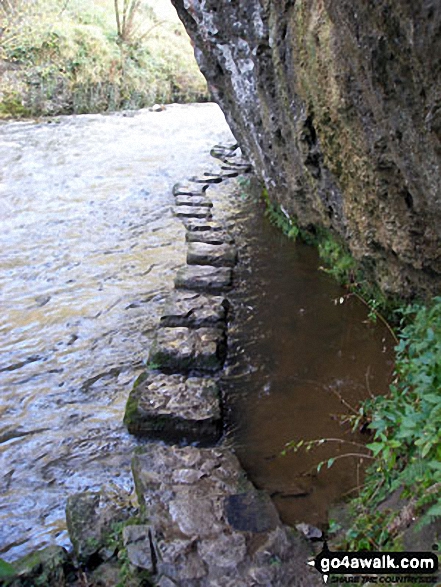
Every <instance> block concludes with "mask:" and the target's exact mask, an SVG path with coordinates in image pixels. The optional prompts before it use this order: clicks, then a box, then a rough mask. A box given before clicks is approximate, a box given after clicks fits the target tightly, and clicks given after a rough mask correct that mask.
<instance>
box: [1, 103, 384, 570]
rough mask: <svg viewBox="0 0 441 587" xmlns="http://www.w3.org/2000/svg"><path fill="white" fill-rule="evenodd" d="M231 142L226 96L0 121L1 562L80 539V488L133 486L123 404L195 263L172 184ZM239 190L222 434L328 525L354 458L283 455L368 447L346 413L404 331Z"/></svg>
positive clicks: (226, 196) (259, 476) (231, 206)
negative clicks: (309, 445) (75, 501)
mask: <svg viewBox="0 0 441 587" xmlns="http://www.w3.org/2000/svg"><path fill="white" fill-rule="evenodd" d="M233 141H234V137H233V136H232V134H231V132H230V131H229V129H228V126H227V124H226V122H225V119H224V117H223V115H222V113H221V111H220V110H219V109H218V107H217V106H215V105H214V104H199V105H186V106H183V105H171V106H167V108H166V110H164V111H162V112H149V111H141V112H137V113H135V114H134V113H131V114H129V113H126V114H124V113H119V114H111V115H86V116H72V117H60V118H58V119H51V120H43V121H35V122H9V123H2V124H0V160H1V161H2V167H1V169H2V171H1V183H0V195H1V199H0V205H1V215H0V223H1V226H0V228H1V229H0V239H1V249H2V255H1V260H0V292H1V293H0V296H1V297H0V304H1V307H0V310H1V319H0V320H1V325H0V346H1V360H0V414H1V420H0V470H1V471H2V477H1V479H0V528H1V530H0V556H1V557H3V558H5V559H7V560H13V559H15V558H17V557H18V556H21V555H23V554H25V553H27V552H29V551H31V550H33V549H37V548H41V547H43V546H45V545H47V544H52V543H56V544H60V545H63V546H66V547H69V541H68V537H67V533H66V528H65V519H64V506H65V503H66V499H67V496H68V495H69V494H71V493H74V492H77V491H84V490H97V489H99V488H100V487H102V486H108V487H112V486H118V487H121V488H123V489H126V490H128V491H131V490H132V480H131V475H130V460H131V455H132V453H133V450H134V448H135V447H136V446H137V445H138V444H139V442H138V441H136V440H135V439H133V438H132V437H131V436H130V435H129V434H127V432H126V430H125V428H124V427H123V425H122V418H123V413H124V407H125V403H126V400H127V397H128V394H129V391H130V388H131V386H132V383H133V381H134V379H135V378H136V377H137V376H138V375H139V373H140V372H141V371H142V370H143V367H144V365H145V362H146V360H147V357H148V350H149V346H150V343H151V339H152V334H153V332H154V330H155V328H156V327H157V324H158V322H159V318H160V316H161V313H162V309H163V305H164V303H165V301H166V299H167V296H168V294H169V292H170V291H171V289H172V288H173V278H174V276H175V273H176V270H177V268H179V267H181V266H182V265H184V263H185V254H186V247H185V239H184V229H183V226H182V223H181V222H180V221H178V220H177V219H175V218H174V216H173V214H172V206H173V196H172V186H173V185H174V184H175V183H176V182H178V181H185V180H186V179H187V178H189V177H190V176H193V175H200V174H202V173H205V172H209V171H215V170H218V165H217V164H216V163H215V161H214V160H213V159H212V158H211V157H210V156H209V151H210V148H211V147H212V146H213V145H214V144H216V143H222V144H231V143H232V142H233ZM240 191H241V189H238V187H237V184H235V183H234V181H233V182H225V184H221V185H217V186H215V187H214V186H213V188H210V190H209V194H210V198H211V199H213V201H214V210H215V214H216V213H220V215H221V216H222V217H223V218H228V219H229V222H230V225H231V230H232V232H233V233H234V234H235V236H236V239H237V244H238V249H239V255H240V262H239V265H238V266H237V268H236V287H235V289H234V290H233V292H231V295H230V297H231V300H232V304H233V318H232V321H231V323H230V326H229V357H228V360H227V365H226V368H225V371H224V375H223V377H222V382H221V383H222V391H223V396H224V399H225V410H224V412H225V419H226V430H225V432H226V434H225V437H226V442H227V443H228V444H229V445H232V446H233V447H234V448H235V450H236V452H237V454H238V456H239V458H240V460H241V462H242V464H243V466H244V467H245V469H246V470H247V472H248V473H249V474H250V476H251V478H252V480H253V481H254V482H255V483H256V485H257V486H258V487H261V488H264V489H266V490H268V491H269V492H270V493H271V495H272V496H273V498H274V500H275V503H276V505H277V507H278V509H279V512H280V514H281V516H282V519H283V520H284V521H285V522H287V523H290V524H295V523H297V522H299V521H306V522H310V523H313V524H317V525H323V524H324V523H325V522H326V516H327V509H328V507H329V505H330V504H331V503H333V502H335V501H336V500H338V499H340V498H341V497H342V496H343V495H345V494H348V493H350V492H351V491H352V490H353V489H354V487H355V486H356V485H357V484H359V483H360V482H361V478H362V473H361V470H360V468H359V466H358V463H359V461H357V460H355V461H354V460H352V461H351V460H346V459H345V458H341V459H340V458H339V459H337V461H338V463H337V464H336V466H335V467H332V468H331V470H330V471H326V472H325V474H324V475H320V476H317V475H316V474H315V473H311V471H312V469H313V466H314V463H315V464H316V463H317V460H319V459H324V458H325V459H328V458H330V457H332V456H339V457H340V456H341V455H343V453H344V451H345V448H344V447H342V446H340V445H338V446H337V448H336V449H335V448H329V449H328V448H327V449H325V450H324V451H323V450H322V452H320V453H318V454H311V453H308V454H306V453H299V454H296V455H292V454H290V455H288V456H287V457H283V458H282V457H280V452H281V451H282V450H283V448H284V445H285V443H286V442H289V441H290V440H294V441H298V440H300V439H301V438H306V439H310V440H312V439H314V438H324V437H342V436H343V437H344V438H346V439H349V440H352V441H353V440H356V441H360V442H361V443H363V442H365V440H366V437H365V436H363V435H359V436H356V437H349V436H348V434H347V428H348V426H347V425H346V426H342V425H341V423H340V419H339V417H340V415H341V414H342V413H343V414H344V413H345V411H347V409H348V408H347V405H349V406H352V407H356V406H357V407H358V402H359V401H360V400H361V399H363V398H366V397H368V395H369V393H384V392H385V391H386V390H387V385H388V381H389V379H390V374H391V369H392V360H393V353H392V349H393V340H392V339H391V337H390V336H389V334H388V332H387V330H386V329H385V328H384V327H383V326H382V325H381V324H377V325H374V324H372V323H371V322H370V321H369V320H368V319H367V310H366V308H365V307H364V306H363V304H361V303H360V302H359V301H358V300H356V299H354V298H347V297H346V293H347V292H345V291H344V290H343V289H342V288H340V287H339V286H338V285H337V284H335V282H334V281H333V280H332V279H331V277H329V276H328V275H326V274H325V273H324V272H323V271H320V270H319V264H320V263H319V259H318V258H317V253H316V251H315V250H314V249H313V248H311V247H308V246H306V245H302V244H300V243H296V244H295V245H294V244H293V243H292V242H290V241H288V240H287V239H286V238H284V237H283V236H282V235H281V234H280V232H278V231H277V230H276V229H275V228H274V227H272V226H271V225H270V224H269V222H268V220H267V219H266V218H264V215H263V210H262V203H261V202H260V203H259V202H258V201H255V200H254V199H252V198H251V197H250V196H247V197H246V196H245V194H242V195H241V194H240ZM341 299H343V301H344V303H340V300H341ZM342 398H343V400H344V401H345V402H346V405H343V403H342Z"/></svg>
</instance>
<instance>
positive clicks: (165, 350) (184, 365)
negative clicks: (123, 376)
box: [149, 327, 227, 373]
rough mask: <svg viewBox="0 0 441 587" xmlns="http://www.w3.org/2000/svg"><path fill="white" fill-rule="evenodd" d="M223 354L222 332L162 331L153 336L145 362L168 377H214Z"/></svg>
mask: <svg viewBox="0 0 441 587" xmlns="http://www.w3.org/2000/svg"><path fill="white" fill-rule="evenodd" d="M226 350H227V347H226V336H225V332H224V331H223V330H222V329H218V328H197V329H192V328H184V327H176V328H168V327H164V328H159V329H158V330H157V332H156V336H155V339H154V341H153V344H152V348H151V350H150V355H149V360H150V361H151V362H152V363H154V364H155V365H157V366H158V367H159V368H160V369H161V370H163V371H164V372H168V373H188V372H189V371H193V370H196V371H201V372H204V373H214V372H215V371H218V370H219V369H221V368H222V366H223V363H224V361H225V355H226Z"/></svg>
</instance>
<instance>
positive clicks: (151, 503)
mask: <svg viewBox="0 0 441 587" xmlns="http://www.w3.org/2000/svg"><path fill="white" fill-rule="evenodd" d="M132 470H133V476H134V479H135V487H136V492H137V495H138V500H139V502H140V504H141V505H142V506H143V507H145V510H146V518H147V519H148V520H149V524H150V528H151V530H150V541H149V542H147V540H146V541H145V548H146V549H149V548H150V549H151V551H152V552H153V553H154V556H152V558H153V559H155V560H156V573H157V575H158V576H162V577H163V578H167V579H168V580H170V581H171V583H170V584H171V585H179V586H185V587H253V586H256V587H257V586H259V585H262V586H264V587H288V586H289V587H300V586H306V585H308V587H316V586H318V585H322V584H323V580H322V579H321V576H320V575H319V573H318V572H317V571H315V570H313V569H311V568H310V567H308V565H307V564H306V562H307V560H308V555H309V550H308V547H307V545H306V542H305V541H304V540H303V538H301V537H300V536H299V535H298V534H295V533H293V532H292V531H291V530H290V529H287V528H285V527H284V526H282V524H281V522H280V520H279V517H278V514H277V511H276V509H275V507H274V505H273V504H272V502H271V500H270V499H269V497H268V496H267V494H265V493H264V492H261V491H258V490H256V489H255V488H254V487H253V485H252V484H251V483H250V482H249V481H248V480H247V478H246V477H245V474H244V472H243V471H242V469H241V467H240V465H239V462H238V460H237V458H236V457H235V456H234V454H233V453H232V452H231V451H229V450H227V449H219V448H212V449H200V448H196V447H192V446H187V447H184V448H178V447H176V446H163V445H148V446H146V447H145V448H143V449H141V451H139V452H138V453H137V454H136V455H135V457H134V459H133V463H132ZM166 584H167V585H168V584H169V583H166Z"/></svg>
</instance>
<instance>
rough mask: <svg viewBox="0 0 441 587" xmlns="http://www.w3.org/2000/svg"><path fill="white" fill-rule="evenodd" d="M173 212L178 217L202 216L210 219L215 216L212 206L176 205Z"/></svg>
mask: <svg viewBox="0 0 441 587" xmlns="http://www.w3.org/2000/svg"><path fill="white" fill-rule="evenodd" d="M173 212H174V215H175V216H177V217H178V218H202V219H204V220H209V219H210V218H212V216H213V214H212V213H211V210H210V208H208V207H207V206H175V208H174V210H173Z"/></svg>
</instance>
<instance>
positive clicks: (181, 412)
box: [124, 372, 222, 443]
mask: <svg viewBox="0 0 441 587" xmlns="http://www.w3.org/2000/svg"><path fill="white" fill-rule="evenodd" d="M124 424H125V425H126V426H127V428H128V431H129V432H130V433H131V434H134V435H136V436H142V437H147V438H153V439H161V440H165V441H167V442H182V441H184V440H185V441H187V442H196V441H200V442H204V443H207V442H216V441H217V440H218V439H219V436H220V434H221V430H222V421H221V408H220V394H219V389H218V386H217V384H216V382H215V381H214V380H213V379H211V378H206V377H203V378H202V377H188V378H187V377H185V376H183V375H164V374H163V373H155V372H151V373H148V374H146V375H144V376H143V377H141V378H139V380H138V381H137V382H136V383H135V385H134V386H133V389H132V391H131V393H130V395H129V399H128V400H127V406H126V412H125V416H124Z"/></svg>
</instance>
